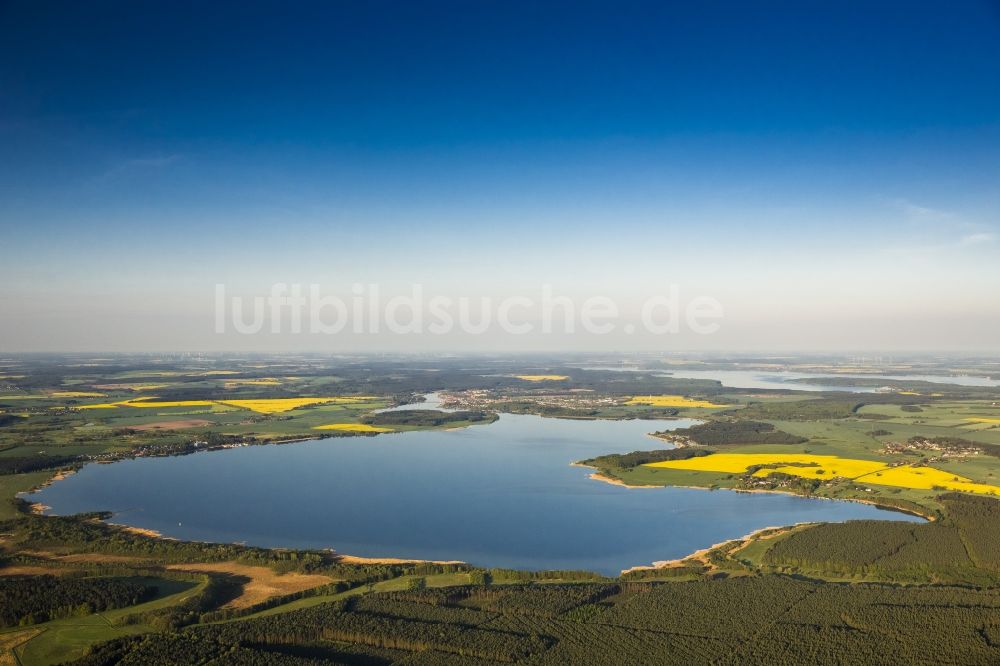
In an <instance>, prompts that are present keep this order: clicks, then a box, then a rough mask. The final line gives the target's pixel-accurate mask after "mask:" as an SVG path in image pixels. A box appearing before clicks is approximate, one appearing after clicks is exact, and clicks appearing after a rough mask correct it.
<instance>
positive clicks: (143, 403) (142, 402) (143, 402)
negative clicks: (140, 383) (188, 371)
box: [77, 395, 215, 409]
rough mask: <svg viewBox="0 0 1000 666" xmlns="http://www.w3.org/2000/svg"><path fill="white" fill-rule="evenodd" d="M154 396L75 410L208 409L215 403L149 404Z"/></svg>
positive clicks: (206, 401)
mask: <svg viewBox="0 0 1000 666" xmlns="http://www.w3.org/2000/svg"><path fill="white" fill-rule="evenodd" d="M155 399H156V396H153V395H151V396H146V397H142V398H132V399H130V400H120V401H118V402H102V403H99V404H96V405H80V406H79V407H77V409H115V408H117V407H145V408H158V407H210V406H212V405H214V404H215V403H214V402H212V401H211V400H176V401H172V402H151V401H152V400H155Z"/></svg>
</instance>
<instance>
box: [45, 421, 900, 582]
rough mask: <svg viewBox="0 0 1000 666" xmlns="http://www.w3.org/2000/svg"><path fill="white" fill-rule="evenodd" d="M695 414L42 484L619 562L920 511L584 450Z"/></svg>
mask: <svg viewBox="0 0 1000 666" xmlns="http://www.w3.org/2000/svg"><path fill="white" fill-rule="evenodd" d="M692 423H693V422H692V421H687V420H673V421H572V420H560V419H546V418H540V417H537V416H521V415H511V414H504V415H502V416H501V417H500V420H499V421H497V422H496V423H493V424H490V425H484V426H475V427H471V428H465V429H462V430H453V431H435V432H411V433H403V434H392V435H380V436H378V437H344V438H332V439H325V440H314V441H308V442H301V443H296V444H283V445H268V446H250V447H244V448H239V449H230V450H223V451H210V452H204V453H198V454H195V455H188V456H180V457H170V458H139V459H135V460H125V461H122V462H117V463H114V464H106V465H101V464H91V465H88V466H86V467H85V468H83V469H82V470H81V471H80V472H78V473H77V474H75V475H73V476H71V477H69V478H67V479H65V480H63V481H60V482H57V483H54V484H53V485H51V486H49V487H47V488H45V489H43V490H41V491H39V492H37V493H34V494H32V495H31V496H30V500H31V501H35V502H41V503H43V504H46V505H48V506H50V507H52V509H51V513H56V514H63V515H65V514H71V513H78V512H83V511H95V510H109V511H113V512H115V514H116V515H115V517H114V519H113V520H114V522H119V523H125V524H129V525H133V526H137V527H143V528H148V529H153V530H157V531H159V532H162V533H163V534H164V535H165V536H170V537H176V538H180V539H194V540H203V541H217V542H246V543H248V544H252V545H258V546H265V547H279V546H284V547H295V548H334V549H336V550H337V551H338V552H341V553H345V554H350V555H360V556H367V557H380V556H381V557H405V558H416V559H434V560H463V561H466V562H470V563H472V564H476V565H483V566H491V567H512V568H519V569H587V570H592V571H598V572H600V573H604V574H611V575H617V574H618V573H619V572H620V570H622V569H624V568H628V567H631V566H635V565H643V564H649V563H651V562H653V561H656V560H664V559H673V558H676V557H681V556H683V555H686V554H688V553H690V552H692V551H694V550H697V549H699V548H703V547H705V546H708V545H711V544H713V543H718V542H720V541H724V540H726V539H730V538H736V537H740V536H742V535H744V534H747V533H749V532H751V531H753V530H755V529H758V528H762V527H767V526H772V525H787V524H792V523H798V522H804V521H843V520H851V519H860V518H874V519H885V520H905V521H919V520H920V519H919V518H916V517H913V516H909V515H905V514H901V513H896V512H891V511H885V510H881V509H877V508H875V507H873V506H870V505H865V504H859V503H855V502H838V501H830V500H818V499H806V498H801V497H794V496H790V495H779V494H748V493H736V492H732V491H724V490H720V491H714V492H712V491H707V490H697V489H686V488H653V489H649V488H632V489H630V488H623V487H618V486H614V485H610V484H607V483H603V482H600V481H594V480H592V479H589V478H588V475H589V474H590V473H591V471H592V470H589V469H586V468H582V467H573V466H570V463H572V462H573V461H576V460H581V459H585V458H589V457H593V456H595V455H599V454H603V453H611V452H620V453H621V452H628V451H635V450H649V449H653V448H666V446H667V445H666V443H664V442H662V441H659V440H653V439H650V438H649V437H648V435H647V433H650V432H652V431H655V430H666V429H674V428H678V427H685V426H688V425H691V424H692Z"/></svg>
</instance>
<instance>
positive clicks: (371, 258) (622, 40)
mask: <svg viewBox="0 0 1000 666" xmlns="http://www.w3.org/2000/svg"><path fill="white" fill-rule="evenodd" d="M275 284H279V285H280V284H286V285H302V287H303V289H305V290H306V291H308V290H309V289H310V285H317V286H318V288H319V290H320V292H321V293H322V294H325V295H327V296H331V297H334V296H335V297H337V298H340V299H341V300H342V301H344V302H345V303H347V304H348V305H349V306H352V307H353V305H352V301H351V299H352V298H358V297H360V298H364V299H365V302H366V306H365V307H366V308H367V307H368V306H369V305H370V303H372V302H375V301H376V300H378V299H376V298H375V297H373V296H372V290H371V289H370V287H369V285H377V291H378V293H379V298H381V299H382V300H381V301H380V305H379V307H381V306H382V304H383V302H384V301H386V300H389V299H391V298H392V297H393V296H400V297H402V296H408V295H409V296H412V294H413V293H414V292H413V289H414V285H418V286H419V288H420V290H421V292H422V294H423V298H424V299H429V298H432V297H435V296H437V297H440V298H443V299H450V300H451V301H456V302H457V300H458V299H462V298H466V299H470V302H473V303H479V304H482V303H483V302H484V301H483V299H490V302H491V305H490V306H482V305H481V307H480V309H485V310H487V311H490V310H492V311H493V315H494V319H495V320H499V317H500V314H499V312H497V310H498V309H499V304H501V303H503V302H505V301H510V299H511V298H527V299H530V300H531V301H532V302H533V304H532V305H524V304H523V302H515V305H513V306H511V307H510V308H509V309H508V311H507V315H508V319H516V320H518V321H519V322H520V323H525V322H527V323H533V324H535V326H534V327H533V330H532V332H530V333H526V334H521V333H516V334H515V333H511V332H510V331H506V330H495V329H496V326H494V327H492V328H489V329H488V330H486V331H485V332H483V333H472V332H469V331H465V330H449V331H447V332H445V333H441V334H432V333H429V332H427V331H426V330H422V331H419V332H414V331H410V332H407V333H398V332H391V331H387V330H385V329H386V327H385V326H383V327H381V328H380V329H379V330H377V331H375V330H371V327H370V326H368V327H366V328H365V330H360V331H355V330H354V327H353V320H352V323H351V324H349V325H347V326H346V327H345V329H344V330H343V331H341V332H337V333H331V332H319V333H318V332H316V331H315V330H312V329H310V328H309V326H306V327H305V328H306V329H309V330H306V331H305V332H300V333H296V332H295V331H293V330H291V328H292V327H291V324H290V321H291V318H292V317H293V313H291V311H290V310H289V311H280V312H279V313H278V314H277V315H274V316H272V317H271V319H268V320H267V324H266V325H265V326H264V329H263V330H261V331H260V332H252V333H246V332H240V331H239V330H236V328H237V327H236V326H235V324H234V322H233V321H232V319H231V318H230V314H232V311H233V310H234V309H237V311H239V312H241V313H243V314H246V317H245V319H246V320H249V319H252V317H250V313H252V308H251V306H250V304H251V303H253V299H254V298H255V297H259V298H263V297H264V296H266V295H267V294H269V293H270V291H271V290H272V288H273V285H275ZM217 285H222V289H223V293H224V296H223V297H222V300H221V301H220V300H219V296H218V289H219V288H218V287H217ZM355 285H364V287H363V288H361V287H355ZM546 289H547V290H549V291H550V292H551V293H554V294H556V295H558V296H561V297H565V298H568V299H570V300H572V302H573V303H574V308H575V310H576V312H577V313H579V311H580V310H582V304H583V303H584V302H585V301H586V300H587V299H591V298H595V297H600V298H603V299H606V300H607V301H610V302H611V303H613V304H614V305H613V306H614V308H615V310H616V312H617V318H616V319H615V321H616V325H615V326H614V327H613V328H614V330H612V331H610V332H604V333H594V332H590V331H582V330H580V326H577V328H576V330H574V331H573V332H568V331H566V330H559V331H555V332H552V333H547V332H542V331H540V330H538V329H539V328H540V326H539V322H540V321H541V317H542V316H543V313H542V308H543V307H544V306H541V305H538V301H539V300H540V298H541V295H542V294H543V292H544V291H545V290H546ZM672 289H673V290H676V291H677V292H678V293H679V296H678V297H677V298H676V299H675V300H674V301H671V302H672V303H674V304H677V303H679V304H680V305H679V309H676V312H680V311H681V310H685V309H686V308H687V307H688V305H690V304H691V303H692V302H695V301H698V299H702V301H701V302H702V303H703V302H705V301H706V299H707V300H708V301H710V302H711V303H714V304H717V305H718V308H719V309H718V311H717V312H716V314H717V315H719V316H716V317H715V321H716V323H717V324H718V326H717V327H715V330H714V331H713V332H711V333H706V332H704V331H696V330H693V327H692V326H690V325H688V322H685V324H684V325H682V326H680V327H679V328H680V330H677V331H674V330H671V331H666V332H664V331H661V330H650V329H651V327H650V326H649V325H647V324H648V322H647V320H646V319H644V316H643V312H644V308H645V307H647V304H649V303H650V302H651V299H652V301H654V302H655V299H658V298H659V299H664V298H665V296H664V295H665V294H672V293H674V292H672V291H671V290H672ZM359 290H360V291H363V292H364V293H363V294H361V295H360V296H359V294H358V293H357V291H359ZM998 294H1000V3H998V2H996V1H987V0H981V1H972V0H967V1H963V0H958V1H956V2H950V3H947V5H942V4H941V3H938V2H933V3H932V2H919V1H917V2H914V1H908V2H852V1H844V2H814V1H809V0H805V1H803V0H798V1H795V2H739V3H735V2H734V3H723V2H711V1H709V2H702V3H672V2H648V3H645V2H628V1H625V2H621V1H618V2H614V3H611V2H580V1H577V2H565V3H561V2H546V3H538V2H511V1H505V2H489V1H478V2H379V1H372V2H322V3H306V2H296V3H273V4H269V3H265V2H254V3H225V2H218V3H198V2H169V3H156V2H143V3H134V2H101V1H99V2H89V3H79V2H48V1H45V0H40V1H39V0H31V1H29V0H23V1H22V0H14V1H3V2H0V351H4V352H17V351H78V350H94V351H184V350H199V351H213V350H240V351H242V350H259V351H278V350H289V351H291V350H296V351H301V350H309V351H380V350H387V351H465V350H468V351H504V350H511V351H523V350H538V351H546V350H578V351H585V350H644V351H645V350H685V349H697V350H737V351H752V350H783V351H803V350H810V351H811V350H816V351H821V350H822V351H827V350H829V351H837V350H844V351H858V350H884V351H905V350H944V351H970V352H978V351H984V352H996V351H1000V298H998ZM233 296H239V297H240V298H242V299H243V306H244V307H246V308H247V309H246V310H242V309H238V308H237V306H236V305H235V303H234V302H233V301H232V298H233ZM667 300H669V299H667ZM220 302H221V303H222V304H223V306H222V309H223V314H224V315H225V317H224V319H223V321H224V322H225V325H224V326H222V327H221V328H220V326H219V321H218V314H219V309H220V306H219V303H220ZM660 302H661V303H664V302H665V301H662V300H661V301H660ZM422 303H423V301H422ZM536 306H537V307H536ZM310 307H312V305H310ZM421 307H423V308H424V309H426V304H423V305H421ZM713 307H714V306H713ZM402 311H403V312H404V313H405V312H406V308H403V309H402ZM654 311H655V312H656V313H658V315H659V316H660V323H663V320H664V318H667V319H669V318H670V317H672V316H674V315H673V314H672V313H674V312H675V311H673V310H669V308H668V306H666V305H663V306H662V307H661V308H660V309H659V310H656V309H655V308H652V307H650V309H649V312H654ZM685 311H686V310H685ZM365 312H367V309H366V310H365ZM331 313H333V314H336V312H335V311H334V310H328V311H327V315H330V314H331ZM511 313H515V314H516V316H515V315H512V314H511ZM266 314H268V315H269V316H270V314H271V313H270V310H268V311H267V313H266ZM353 314H355V312H354V311H353V309H352V310H351V315H353ZM397 314H398V311H397ZM241 316H242V315H241ZM649 316H650V317H651V318H655V317H653V315H649ZM328 318H329V317H328ZM349 318H350V317H349ZM678 318H679V315H678ZM272 320H273V321H280V322H281V324H282V325H281V326H280V327H279V328H280V330H278V331H272V328H271V324H272V323H273V322H272ZM630 326H631V329H629V327H630ZM663 328H669V327H663Z"/></svg>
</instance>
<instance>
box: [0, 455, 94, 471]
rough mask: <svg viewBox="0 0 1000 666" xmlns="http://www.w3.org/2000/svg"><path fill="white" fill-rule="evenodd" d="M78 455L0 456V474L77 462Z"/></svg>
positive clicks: (49, 467)
mask: <svg viewBox="0 0 1000 666" xmlns="http://www.w3.org/2000/svg"><path fill="white" fill-rule="evenodd" d="M79 460H80V458H79V457H78V456H0V474H24V473H26V472H38V471H41V470H43V469H55V468H57V467H64V466H66V465H71V464H73V463H75V462H78V461H79Z"/></svg>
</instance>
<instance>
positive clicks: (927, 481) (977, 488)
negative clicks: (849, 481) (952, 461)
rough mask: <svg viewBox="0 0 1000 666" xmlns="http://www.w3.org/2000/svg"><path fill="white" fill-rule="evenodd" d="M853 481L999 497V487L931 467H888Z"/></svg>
mask: <svg viewBox="0 0 1000 666" xmlns="http://www.w3.org/2000/svg"><path fill="white" fill-rule="evenodd" d="M855 481H858V482H862V483H873V484H878V485H882V486H898V487H900V488H918V489H921V490H931V489H932V488H947V489H948V490H958V491H961V492H966V493H979V494H982V495H1000V487H997V486H991V485H989V484H986V483H976V482H975V481H972V480H971V479H967V478H965V477H964V476H958V475H957V474H952V473H950V472H945V471H944V470H940V469H935V468H933V467H913V466H911V465H902V466H899V467H890V468H888V469H884V470H881V471H879V472H875V473H873V474H867V475H865V476H862V477H859V478H857V479H855Z"/></svg>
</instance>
